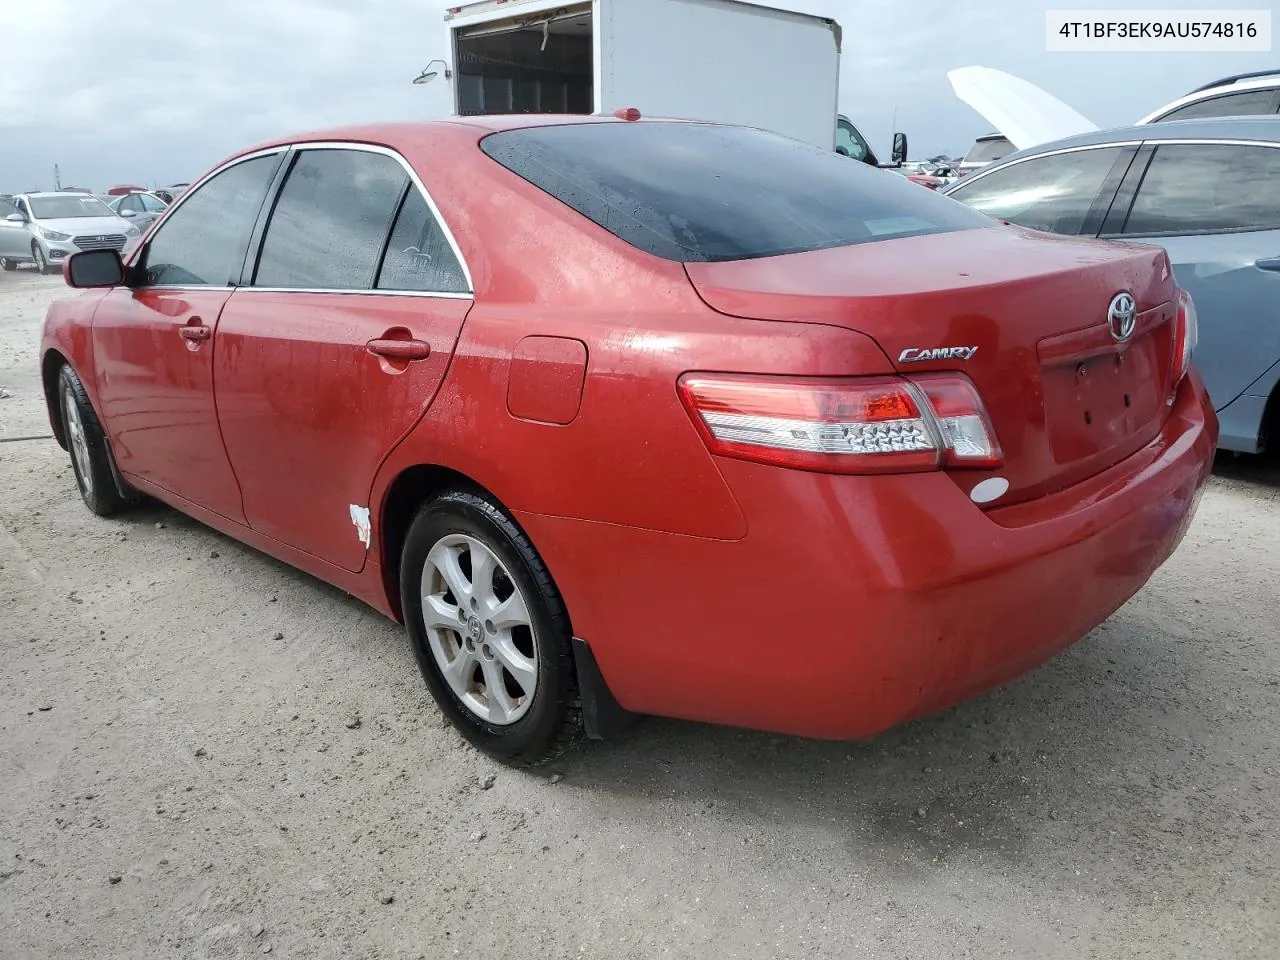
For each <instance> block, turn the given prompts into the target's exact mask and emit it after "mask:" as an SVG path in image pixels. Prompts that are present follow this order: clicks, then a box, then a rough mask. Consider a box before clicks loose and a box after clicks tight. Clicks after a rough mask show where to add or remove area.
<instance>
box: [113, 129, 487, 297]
mask: <svg viewBox="0 0 1280 960" xmlns="http://www.w3.org/2000/svg"><path fill="white" fill-rule="evenodd" d="M290 150H296V151H299V152H301V151H304V150H355V151H361V152H364V153H377V154H381V155H383V156H386V157H390V158H391V159H393V160H395V161H396V162H397V163H399V164H400V166H401V167H402V168H403V169H404V171H405V173H406V174H408V176H409V180H410V182H411V183H412V184H413V185H414V186H415V187H416V188H417V190H418V192H419V193H421V194H422V198H423V199H424V200H425V201H426V202H427V209H429V210H430V211H431V215H432V216H433V217H435V218H436V223H438V224H439V225H440V229H441V230H442V231H443V232H444V236H445V239H446V240H447V241H448V242H449V248H450V249H451V250H452V251H453V255H454V256H455V257H457V259H458V265H459V266H460V267H462V277H463V279H464V280H466V282H467V289H466V291H465V292H448V293H445V292H431V291H425V290H379V289H370V290H319V289H307V288H292V287H255V286H252V285H250V284H246V285H245V286H240V287H227V286H217V287H214V286H200V285H184V286H166V287H160V286H152V287H140V288H138V289H146V290H162V289H163V290H269V291H271V292H273V293H348V294H351V293H372V294H387V295H391V296H423V297H445V298H448V299H456V300H474V299H475V289H476V288H475V282H474V281H473V280H472V278H471V268H470V266H469V265H468V264H467V259H466V257H464V256H463V255H462V249H461V248H460V247H459V246H458V240H457V238H456V237H455V236H454V234H453V230H452V229H451V228H450V227H449V224H448V221H446V220H445V218H444V216H443V215H442V214H441V212H440V208H439V207H438V206H436V201H435V198H433V197H432V196H431V192H430V191H429V190H427V188H426V185H425V184H424V183H423V182H422V178H421V177H419V176H418V173H417V171H416V170H414V169H413V167H412V165H411V164H410V163H409V161H408V160H406V159H405V158H404V157H403V156H402V155H401V154H400V153H398V152H397V151H395V150H393V149H391V148H390V147H384V146H382V145H380V144H376V143H359V142H355V141H341V140H313V141H306V142H302V143H286V144H278V145H276V146H274V147H264V148H263V149H261V150H255V151H253V152H252V153H246V154H244V155H243V156H239V157H236V158H235V159H233V160H228V161H227V162H226V163H224V164H222V165H221V166H218V167H214V168H213V169H212V170H210V171H209V172H208V173H206V174H205V175H204V176H203V177H201V178H200V179H199V180H197V181H196V182H195V183H193V184H192V185H191V186H189V187H188V188H187V189H186V190H184V191H183V192H182V196H180V197H178V199H176V200H175V201H174V202H173V203H172V204H170V205H169V207H168V208H167V209H166V210H165V211H164V213H162V214H161V215H160V217H159V218H158V219H157V220H156V221H155V223H154V225H153V227H152V228H151V229H150V230H149V231H148V232H149V234H150V236H148V238H147V240H148V243H147V244H139V245H138V246H137V247H136V248H135V249H134V251H133V255H132V256H131V257H130V258H129V260H128V263H129V265H132V264H133V262H134V260H135V259H136V258H137V257H138V255H139V254H140V252H141V251H142V250H143V249H144V247H145V246H147V245H149V244H150V240H151V236H154V235H155V234H158V233H159V232H160V230H161V228H163V226H164V224H165V221H167V220H168V219H169V217H170V216H172V215H173V214H174V212H175V211H177V210H179V209H181V207H182V205H183V203H185V202H186V200H187V198H188V197H190V196H192V195H193V194H194V193H195V192H196V191H197V190H199V189H200V188H201V187H202V186H204V184H205V182H206V181H208V180H212V179H213V178H214V177H216V176H217V175H218V174H220V173H222V172H223V171H225V170H230V169H231V168H232V167H234V166H236V165H238V164H241V163H245V162H247V161H249V160H256V159H258V158H259V157H269V156H272V155H273V154H279V153H287V152H288V151H290ZM269 225H270V223H269V222H268V226H269ZM263 239H264V240H265V239H266V233H265V232H264V233H263Z"/></svg>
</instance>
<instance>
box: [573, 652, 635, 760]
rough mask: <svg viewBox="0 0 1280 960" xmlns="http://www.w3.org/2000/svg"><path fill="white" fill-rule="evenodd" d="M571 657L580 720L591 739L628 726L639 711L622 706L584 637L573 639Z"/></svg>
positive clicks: (619, 731) (605, 737) (600, 737)
mask: <svg viewBox="0 0 1280 960" xmlns="http://www.w3.org/2000/svg"><path fill="white" fill-rule="evenodd" d="M573 660H574V663H575V665H576V666H577V668H578V691H579V694H580V695H581V697H582V723H583V726H584V727H586V731H587V737H588V738H589V739H591V740H605V739H607V738H609V737H613V736H616V735H617V734H619V733H622V732H623V731H624V730H626V729H628V728H629V727H631V726H632V725H634V724H635V723H636V721H637V720H639V719H640V715H639V714H635V713H632V712H631V711H630V710H626V709H624V708H623V707H622V706H621V705H620V704H619V703H618V701H617V700H615V699H614V698H613V693H612V692H611V691H610V690H609V685H608V684H607V683H605V680H604V675H603V674H602V673H601V672H600V667H599V665H598V664H597V663H596V658H595V654H593V653H592V652H591V648H590V647H589V646H587V642H586V641H585V640H579V639H578V638H577V637H574V638H573Z"/></svg>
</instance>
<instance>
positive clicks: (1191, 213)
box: [1123, 144, 1280, 236]
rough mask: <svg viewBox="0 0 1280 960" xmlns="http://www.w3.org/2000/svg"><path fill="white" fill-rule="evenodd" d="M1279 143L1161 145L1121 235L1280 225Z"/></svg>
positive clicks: (1196, 231)
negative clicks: (1277, 187)
mask: <svg viewBox="0 0 1280 960" xmlns="http://www.w3.org/2000/svg"><path fill="white" fill-rule="evenodd" d="M1277 182H1280V148H1276V147H1244V146H1234V145H1230V144H1169V145H1168V146H1162V147H1159V148H1158V149H1157V150H1156V153H1155V156H1154V157H1153V158H1152V160H1151V165H1150V166H1149V167H1147V172H1146V175H1145V176H1144V177H1143V178H1142V186H1141V187H1139V188H1138V195H1137V196H1136V197H1135V198H1134V201H1133V207H1132V208H1131V209H1130V210H1129V218H1128V220H1126V221H1125V225H1124V231H1123V232H1124V233H1125V234H1141V235H1147V236H1150V235H1153V234H1166V235H1168V234H1187V233H1213V232H1215V231H1222V230H1280V195H1277V193H1276V192H1275V191H1274V190H1260V189H1258V187H1259V184H1274V183H1277Z"/></svg>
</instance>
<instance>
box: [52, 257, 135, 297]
mask: <svg viewBox="0 0 1280 960" xmlns="http://www.w3.org/2000/svg"><path fill="white" fill-rule="evenodd" d="M62 276H63V278H64V279H65V280H66V281H67V286H69V287H75V288H76V289H78V290H82V289H89V288H93V287H118V286H119V285H120V284H122V283H124V263H123V261H121V259H120V254H118V253H117V252H116V251H114V250H81V251H80V252H79V253H73V254H72V255H71V256H69V257H68V258H67V260H66V266H65V268H64V271H63V274H62Z"/></svg>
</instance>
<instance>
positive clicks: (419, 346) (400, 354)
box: [367, 340, 431, 360]
mask: <svg viewBox="0 0 1280 960" xmlns="http://www.w3.org/2000/svg"><path fill="white" fill-rule="evenodd" d="M367 346H368V348H369V352H370V353H372V354H373V355H374V356H378V357H386V358H387V359H389V360H425V359H427V357H429V356H431V344H429V343H427V342H426V341H424V340H370V341H369V343H368V344H367Z"/></svg>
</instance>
